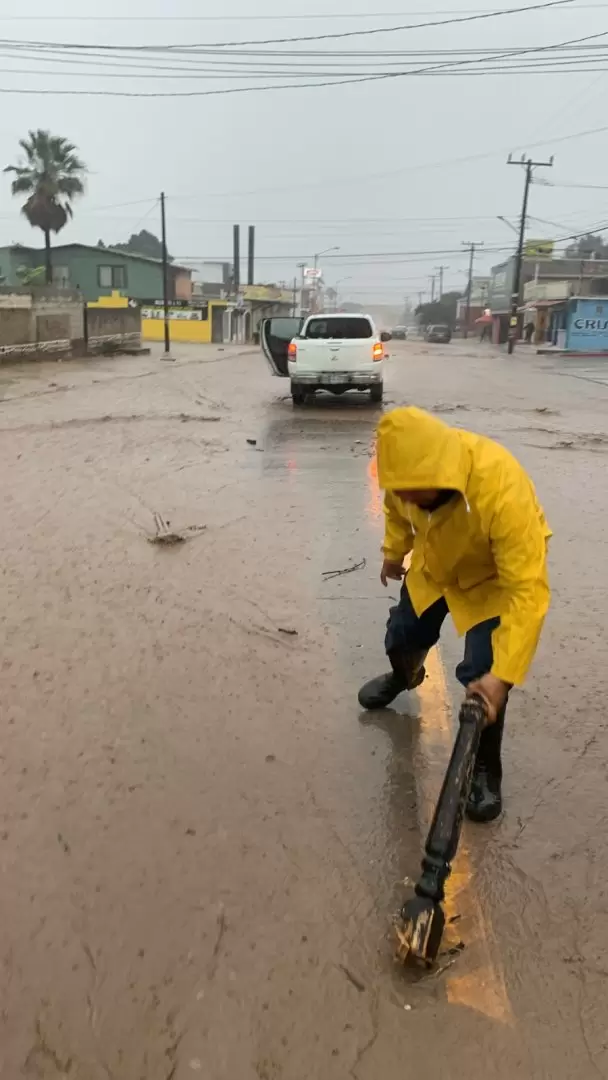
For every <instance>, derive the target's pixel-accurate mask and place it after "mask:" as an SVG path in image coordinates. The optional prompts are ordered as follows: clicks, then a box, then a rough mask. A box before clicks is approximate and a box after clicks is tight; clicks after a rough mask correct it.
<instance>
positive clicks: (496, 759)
mask: <svg viewBox="0 0 608 1080" xmlns="http://www.w3.org/2000/svg"><path fill="white" fill-rule="evenodd" d="M504 724H505V713H504V709H503V711H502V712H501V713H500V715H499V717H498V719H497V721H496V723H495V724H490V726H489V727H487V728H485V730H484V731H483V732H482V734H481V740H480V742H479V750H478V751H477V759H476V761H475V768H474V770H473V783H472V784H471V794H470V795H469V800H468V802H467V810H466V813H467V817H468V818H469V820H470V821H476V822H478V823H479V824H485V823H486V822H489V821H495V820H496V818H497V817H498V816H499V814H501V813H502V761H501V745H502V733H503V729H504Z"/></svg>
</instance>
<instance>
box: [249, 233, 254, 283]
mask: <svg viewBox="0 0 608 1080" xmlns="http://www.w3.org/2000/svg"><path fill="white" fill-rule="evenodd" d="M254 263H255V225H250V226H249V247H248V249H247V284H248V285H253V284H254V280H255V279H254V274H255V268H254Z"/></svg>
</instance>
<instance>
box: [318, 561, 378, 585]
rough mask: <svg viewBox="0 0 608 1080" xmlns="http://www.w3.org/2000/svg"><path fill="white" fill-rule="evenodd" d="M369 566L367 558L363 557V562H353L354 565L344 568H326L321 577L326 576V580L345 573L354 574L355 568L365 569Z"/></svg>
mask: <svg viewBox="0 0 608 1080" xmlns="http://www.w3.org/2000/svg"><path fill="white" fill-rule="evenodd" d="M366 566H367V559H361V562H358V563H353V565H352V566H346V567H345V568H344V569H343V570H325V571H324V572H323V573H322V574H321V577H322V578H325V581H329V580H330V579H331V578H335V577H342V575H343V574H354V572H355V570H365V567H366Z"/></svg>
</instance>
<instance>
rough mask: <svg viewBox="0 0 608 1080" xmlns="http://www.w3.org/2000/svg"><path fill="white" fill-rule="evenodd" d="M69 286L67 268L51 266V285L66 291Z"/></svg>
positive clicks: (68, 269)
mask: <svg viewBox="0 0 608 1080" xmlns="http://www.w3.org/2000/svg"><path fill="white" fill-rule="evenodd" d="M69 284H70V268H69V266H53V285H56V286H57V288H58V289H67V288H69Z"/></svg>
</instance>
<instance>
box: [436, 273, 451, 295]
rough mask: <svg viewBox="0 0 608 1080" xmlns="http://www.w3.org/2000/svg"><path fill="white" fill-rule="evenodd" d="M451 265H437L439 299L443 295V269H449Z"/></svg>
mask: <svg viewBox="0 0 608 1080" xmlns="http://www.w3.org/2000/svg"><path fill="white" fill-rule="evenodd" d="M449 269H450V268H449V266H436V267H435V270H438V271H439V299H440V300H441V297H442V296H443V271H444V270H449Z"/></svg>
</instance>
